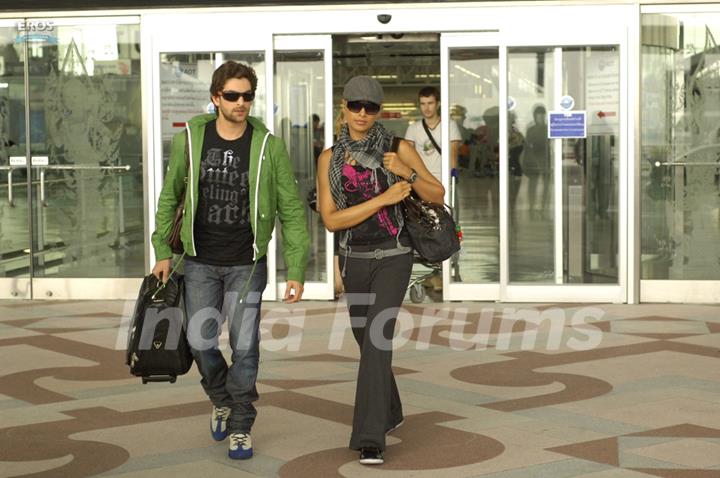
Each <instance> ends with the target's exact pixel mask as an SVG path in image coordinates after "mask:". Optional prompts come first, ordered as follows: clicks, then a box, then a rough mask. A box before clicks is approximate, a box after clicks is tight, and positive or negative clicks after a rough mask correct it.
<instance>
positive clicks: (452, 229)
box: [390, 122, 460, 263]
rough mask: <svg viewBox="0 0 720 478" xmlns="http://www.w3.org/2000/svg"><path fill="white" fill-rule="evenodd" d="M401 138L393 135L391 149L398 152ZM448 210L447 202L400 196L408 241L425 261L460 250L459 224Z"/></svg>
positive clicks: (448, 255) (439, 259) (440, 258)
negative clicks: (401, 197)
mask: <svg viewBox="0 0 720 478" xmlns="http://www.w3.org/2000/svg"><path fill="white" fill-rule="evenodd" d="M423 126H425V124H424V122H423ZM426 131H427V127H426ZM429 133H430V132H429V131H428V134H429ZM430 138H431V139H432V136H431V135H430ZM400 139H401V138H398V137H397V136H396V137H395V138H393V142H392V145H391V146H390V151H391V152H393V153H397V151H398V147H399V146H400ZM433 143H435V141H434V140H433ZM449 210H450V207H449V206H446V205H444V204H434V203H431V202H428V201H423V200H422V199H420V198H419V197H417V196H415V195H414V194H411V195H410V196H408V197H407V198H405V199H403V217H404V221H405V229H406V230H407V232H408V233H409V235H410V242H412V246H413V249H415V251H416V252H417V253H418V254H419V255H420V257H421V258H423V259H424V260H426V261H428V262H431V263H437V262H442V261H444V260H446V259H449V258H450V257H451V256H452V255H453V254H455V253H456V252H458V251H459V250H460V238H459V237H458V228H457V226H456V225H455V221H454V220H453V218H452V214H451V213H450V211H449Z"/></svg>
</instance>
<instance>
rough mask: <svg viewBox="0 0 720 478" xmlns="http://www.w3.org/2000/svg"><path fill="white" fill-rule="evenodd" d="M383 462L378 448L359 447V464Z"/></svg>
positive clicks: (380, 463) (379, 463) (378, 463)
mask: <svg viewBox="0 0 720 478" xmlns="http://www.w3.org/2000/svg"><path fill="white" fill-rule="evenodd" d="M383 463H385V460H384V459H383V454H382V452H381V451H380V449H379V448H374V447H371V448H361V449H360V464H361V465H382V464H383Z"/></svg>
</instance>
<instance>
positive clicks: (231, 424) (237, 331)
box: [185, 260, 267, 433]
mask: <svg viewBox="0 0 720 478" xmlns="http://www.w3.org/2000/svg"><path fill="white" fill-rule="evenodd" d="M251 270H252V265H248V266H229V267H224V266H212V265H207V264H202V263H199V262H195V261H192V260H188V261H185V308H186V312H187V317H188V330H187V333H188V341H189V342H190V346H191V349H192V354H193V357H194V358H195V362H196V363H197V366H198V370H199V371H200V375H202V380H201V382H200V383H201V384H202V386H203V388H204V389H205V393H207V395H208V397H210V401H211V402H212V403H213V405H215V406H217V407H230V408H231V409H232V412H231V413H230V417H229V418H228V422H227V430H228V432H229V433H248V432H250V429H251V428H252V425H253V423H254V422H255V417H256V416H257V410H255V407H254V406H253V404H252V402H254V401H255V400H257V399H258V393H257V389H256V388H255V381H256V379H257V374H258V362H259V358H260V351H259V343H260V330H259V324H260V304H261V301H262V292H263V290H265V284H266V282H267V264H266V263H265V262H261V263H258V264H257V266H256V267H255V272H254V273H253V277H252V279H251V280H250V285H249V287H248V293H247V297H246V299H245V300H243V301H242V302H240V299H241V297H240V294H241V293H242V292H243V290H244V289H245V285H246V283H247V280H248V278H249V276H250V271H251ZM226 320H228V322H229V327H228V328H229V330H230V347H231V349H232V356H231V359H232V363H231V364H230V366H229V367H228V364H227V362H226V361H225V358H224V357H223V355H222V353H221V352H220V351H219V350H218V338H219V336H220V333H221V332H222V329H221V326H222V324H223V323H224V322H225V321H226Z"/></svg>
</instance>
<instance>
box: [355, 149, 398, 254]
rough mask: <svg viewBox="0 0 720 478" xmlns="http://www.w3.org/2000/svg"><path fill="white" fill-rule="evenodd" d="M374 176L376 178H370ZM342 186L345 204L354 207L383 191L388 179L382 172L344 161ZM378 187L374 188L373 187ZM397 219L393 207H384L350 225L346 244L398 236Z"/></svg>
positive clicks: (378, 241) (377, 240)
mask: <svg viewBox="0 0 720 478" xmlns="http://www.w3.org/2000/svg"><path fill="white" fill-rule="evenodd" d="M373 176H375V178H374V179H373ZM342 185H343V190H344V192H345V198H346V201H347V205H348V207H350V206H356V205H358V204H362V203H363V202H365V201H368V200H370V199H372V198H374V197H375V196H378V195H380V194H382V193H383V192H385V191H386V190H387V189H388V187H389V184H388V180H387V177H386V176H385V174H384V173H383V172H382V171H379V170H377V171H376V173H375V174H373V170H371V169H367V168H364V167H362V166H360V165H350V164H347V163H346V164H344V165H343V169H342ZM376 186H377V187H376ZM398 230H399V221H398V218H397V217H396V215H395V207H394V206H390V207H384V208H382V209H380V210H379V211H378V212H376V213H375V214H373V215H372V216H370V217H369V218H367V219H365V220H364V221H363V222H361V223H360V224H358V225H356V226H354V227H353V228H352V235H351V237H350V241H349V244H350V245H353V246H356V245H370V244H377V243H381V242H384V241H387V240H388V239H391V238H393V237H395V236H397V233H398Z"/></svg>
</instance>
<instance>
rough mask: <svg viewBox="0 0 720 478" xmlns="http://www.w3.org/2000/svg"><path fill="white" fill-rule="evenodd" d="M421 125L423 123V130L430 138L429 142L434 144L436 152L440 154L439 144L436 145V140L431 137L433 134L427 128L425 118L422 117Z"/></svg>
mask: <svg viewBox="0 0 720 478" xmlns="http://www.w3.org/2000/svg"><path fill="white" fill-rule="evenodd" d="M438 124H439V123H438ZM422 125H423V129H424V130H425V132H426V133H427V135H428V138H430V142H431V143H432V145H433V146H435V149H437V152H438V153H440V154H442V149H440V146H438V144H437V141H435V138H433V135H432V133H431V132H430V128H428V125H427V123H426V122H425V118H423V120H422Z"/></svg>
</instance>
